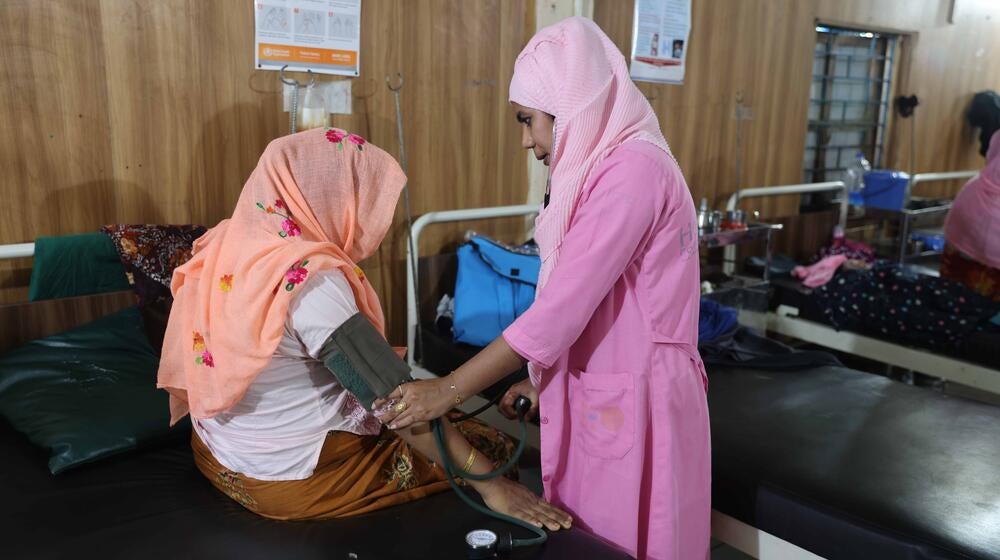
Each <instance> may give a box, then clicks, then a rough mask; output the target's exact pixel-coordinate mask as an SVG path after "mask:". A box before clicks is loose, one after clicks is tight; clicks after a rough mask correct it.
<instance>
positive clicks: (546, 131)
mask: <svg viewBox="0 0 1000 560" xmlns="http://www.w3.org/2000/svg"><path fill="white" fill-rule="evenodd" d="M512 105H513V106H514V111H516V112H517V122H519V123H521V124H522V125H523V127H522V128H521V146H522V147H523V148H524V149H526V150H531V151H532V152H533V153H534V154H535V157H536V158H537V159H538V160H539V161H542V162H544V163H545V165H548V164H550V163H551V162H552V127H553V126H554V125H555V122H556V119H555V117H553V116H552V115H550V114H548V113H546V112H544V111H539V110H538V109H531V108H529V107H525V106H524V105H518V104H517V103H512Z"/></svg>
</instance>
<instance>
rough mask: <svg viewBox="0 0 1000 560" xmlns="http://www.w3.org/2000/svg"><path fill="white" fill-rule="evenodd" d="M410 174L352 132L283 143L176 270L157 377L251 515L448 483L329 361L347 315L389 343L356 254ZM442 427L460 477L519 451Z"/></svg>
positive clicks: (474, 427)
mask: <svg viewBox="0 0 1000 560" xmlns="http://www.w3.org/2000/svg"><path fill="white" fill-rule="evenodd" d="M404 182H405V177H404V175H403V172H402V170H401V169H400V168H399V165H398V164H397V163H396V162H395V161H394V160H393V159H392V157H391V156H389V155H388V154H386V153H385V152H384V151H382V150H381V149H379V148H377V147H375V146H372V145H371V144H367V143H366V142H365V140H364V139H362V138H361V137H360V136H357V135H354V134H348V133H347V132H344V131H341V130H338V129H332V130H327V131H324V130H322V129H314V130H310V131H307V132H302V133H300V134H295V135H292V136H288V137H284V138H281V139H278V140H275V141H274V142H272V143H271V144H270V146H268V148H267V150H265V152H264V155H263V156H262V157H261V159H260V162H259V163H258V164H257V168H256V169H255V170H254V172H253V174H252V175H251V176H250V178H249V179H248V181H247V183H246V185H245V186H244V188H243V192H242V194H241V196H240V199H239V202H238V203H237V206H236V209H235V210H234V212H233V215H232V217H231V218H229V219H228V220H224V221H223V222H221V223H220V224H219V225H218V226H216V227H215V228H213V229H211V230H210V231H208V233H206V234H205V235H204V236H203V237H201V238H200V239H198V241H196V242H195V244H194V255H193V257H192V259H191V260H190V261H189V262H188V263H186V264H185V265H183V266H182V267H180V268H178V269H177V270H176V271H175V273H174V277H173V283H172V286H171V289H172V291H173V295H174V304H173V308H172V309H171V313H170V319H169V323H168V327H167V332H166V336H165V338H164V344H163V356H162V360H161V365H160V371H159V378H158V386H159V387H161V388H164V389H166V390H167V391H168V392H169V393H170V401H171V421H172V422H176V421H177V420H179V419H180V418H182V417H183V416H184V415H186V414H188V413H189V412H190V414H191V416H192V424H193V426H194V433H193V434H192V447H193V450H194V455H195V463H196V464H197V466H198V469H199V470H200V471H201V472H202V474H204V475H205V476H206V477H207V478H208V479H209V481H210V482H211V483H212V484H213V485H214V486H215V487H216V488H218V489H219V490H221V491H222V492H224V493H225V494H226V495H228V496H229V497H231V498H232V499H233V500H236V501H237V502H239V503H240V504H241V505H243V506H244V507H245V508H247V509H249V510H251V511H253V512H255V513H257V514H260V515H262V516H265V517H270V518H276V519H317V518H331V517H346V516H351V515H358V514H362V513H366V512H370V511H373V510H377V509H381V508H384V507H388V506H391V505H394V504H400V503H403V502H407V501H410V500H414V499H417V498H421V497H423V496H427V495H429V494H432V493H434V492H439V491H442V490H445V489H447V488H448V481H447V479H446V477H445V474H444V472H443V470H442V469H441V468H440V467H439V466H437V465H436V464H435V462H434V461H440V457H438V454H437V448H436V447H435V443H434V439H433V435H432V433H431V432H430V430H429V429H428V428H427V426H426V424H425V425H423V426H417V427H414V428H413V429H404V430H399V431H397V432H391V431H387V430H386V429H384V428H383V427H382V425H381V424H380V423H379V421H378V420H377V419H376V417H375V416H373V415H372V414H371V412H370V411H368V410H366V409H365V407H364V406H363V405H362V404H361V402H359V400H358V398H356V396H355V395H354V394H352V393H351V392H349V391H347V390H346V389H345V388H344V387H343V386H342V385H341V384H340V383H339V382H338V380H337V378H336V377H335V376H334V375H333V373H332V372H331V370H329V369H327V366H326V365H324V362H323V361H321V358H320V355H321V353H322V351H323V349H324V348H325V346H326V345H327V344H328V341H329V340H331V335H332V334H333V333H334V332H335V331H337V330H338V329H339V328H340V327H341V325H343V324H344V323H345V322H346V321H348V320H349V319H351V318H352V317H353V318H354V319H353V321H354V322H357V320H358V319H359V317H362V316H363V320H364V321H370V325H369V324H368V323H367V322H366V323H365V325H366V326H367V327H368V328H369V329H371V327H372V326H373V327H374V329H375V330H377V333H374V336H375V338H376V339H377V340H378V341H379V342H380V344H382V345H383V346H385V348H386V349H388V346H387V345H385V342H384V339H383V338H381V337H382V336H384V335H383V334H381V333H383V332H384V330H383V329H384V319H383V315H382V309H381V307H380V305H379V300H378V297H377V296H376V293H375V290H374V289H373V288H372V286H371V284H370V283H369V281H368V279H367V278H366V277H365V274H364V273H363V272H362V270H361V268H360V267H358V265H357V264H356V263H358V262H359V261H361V260H363V259H365V258H367V257H370V256H371V255H372V254H374V253H375V252H376V251H377V249H378V246H379V244H380V243H381V241H382V239H383V237H384V236H385V234H386V232H387V230H388V228H389V226H390V224H391V223H392V219H393V213H394V209H395V205H396V201H397V198H398V196H399V193H400V191H401V189H402V187H403V184H404ZM389 352H390V355H389V358H390V359H392V360H397V359H398V358H397V357H396V356H394V355H392V354H391V349H389ZM383 363H386V362H383ZM389 363H392V362H389ZM444 425H445V428H446V438H447V442H448V447H449V449H450V450H451V452H452V453H453V454H454V457H453V458H452V459H453V461H454V463H455V464H456V465H461V466H463V467H464V470H465V471H468V472H472V473H477V474H482V473H485V472H487V471H489V470H491V469H492V468H493V466H494V463H495V462H499V461H501V460H504V461H505V460H506V459H507V458H509V456H510V454H511V450H512V448H513V446H512V445H511V442H510V441H509V440H508V439H507V438H506V437H505V436H503V435H502V434H500V433H499V432H497V431H495V430H493V429H490V428H488V427H486V426H484V425H482V424H478V423H475V422H472V421H467V422H463V423H459V424H458V425H457V429H456V427H454V426H452V424H451V423H449V422H445V423H444ZM463 436H464V437H463ZM470 442H471V444H472V445H470ZM480 451H481V453H480ZM469 483H470V484H472V485H473V486H474V487H475V488H476V490H477V491H478V492H479V493H480V494H481V495H482V496H483V498H484V499H485V501H486V503H487V505H489V507H491V508H492V509H494V510H496V511H499V512H502V513H506V514H509V515H512V516H514V517H518V518H520V519H523V520H526V521H528V522H531V523H534V524H535V525H537V526H542V525H545V526H547V527H549V528H550V529H553V530H554V529H558V528H560V527H568V526H569V524H570V518H569V516H568V515H567V514H566V513H564V512H562V511H560V510H558V509H556V508H554V507H552V506H550V505H548V504H547V503H545V502H544V501H542V500H541V499H540V498H538V497H537V496H536V495H534V494H533V493H532V492H531V491H529V490H528V489H527V488H525V487H523V486H521V485H520V484H518V483H516V482H513V481H511V480H508V479H505V478H496V479H492V480H489V481H484V482H472V481H470V482H469Z"/></svg>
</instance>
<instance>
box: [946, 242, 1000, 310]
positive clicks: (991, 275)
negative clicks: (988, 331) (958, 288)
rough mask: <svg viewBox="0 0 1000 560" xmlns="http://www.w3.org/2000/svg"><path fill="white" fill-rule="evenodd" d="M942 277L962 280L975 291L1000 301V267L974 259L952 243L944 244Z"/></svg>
mask: <svg viewBox="0 0 1000 560" xmlns="http://www.w3.org/2000/svg"><path fill="white" fill-rule="evenodd" d="M941 278H946V279H948V280H954V281H956V282H961V283H962V284H965V285H966V286H968V287H969V289H971V290H972V291H974V292H977V293H979V294H982V295H984V296H986V297H988V298H990V299H992V300H993V301H1000V269H997V268H992V267H989V266H986V265H985V264H983V263H981V262H979V261H975V260H972V259H970V258H969V257H966V256H965V255H964V254H962V253H961V252H960V251H959V250H958V249H955V248H954V247H952V246H951V245H945V246H944V255H942V257H941Z"/></svg>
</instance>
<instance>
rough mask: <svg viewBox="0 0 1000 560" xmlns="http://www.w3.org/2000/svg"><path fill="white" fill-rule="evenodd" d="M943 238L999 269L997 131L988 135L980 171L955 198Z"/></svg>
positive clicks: (999, 142)
mask: <svg viewBox="0 0 1000 560" xmlns="http://www.w3.org/2000/svg"><path fill="white" fill-rule="evenodd" d="M944 239H945V241H946V242H947V243H949V244H950V245H952V246H954V247H955V248H956V249H958V250H959V251H961V252H962V253H964V254H965V255H967V256H968V257H970V258H972V259H973V260H976V261H978V262H980V263H982V264H985V265H986V266H989V267H992V268H1000V131H997V132H995V133H993V137H992V138H990V149H989V151H988V152H986V165H985V166H984V167H983V170H982V171H980V172H979V175H977V176H975V177H974V178H973V179H972V180H971V181H969V182H968V183H967V184H966V185H965V186H964V187H962V190H961V191H960V192H959V193H958V196H957V197H955V203H954V204H953V205H952V207H951V210H950V211H949V212H948V219H947V221H945V224H944Z"/></svg>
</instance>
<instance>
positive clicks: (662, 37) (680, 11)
mask: <svg viewBox="0 0 1000 560" xmlns="http://www.w3.org/2000/svg"><path fill="white" fill-rule="evenodd" d="M690 36H691V0H635V14H634V17H633V23H632V65H631V67H630V70H629V71H630V73H631V75H632V79H633V80H641V81H644V82H661V83H667V84H682V83H684V66H685V61H686V60H687V51H688V39H689V38H690Z"/></svg>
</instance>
